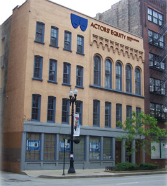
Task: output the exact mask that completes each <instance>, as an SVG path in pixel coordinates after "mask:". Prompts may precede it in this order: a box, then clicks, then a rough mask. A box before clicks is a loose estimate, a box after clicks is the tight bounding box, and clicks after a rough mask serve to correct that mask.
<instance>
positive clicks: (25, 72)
mask: <svg viewBox="0 0 167 186" xmlns="http://www.w3.org/2000/svg"><path fill="white" fill-rule="evenodd" d="M8 21H9V22H8ZM7 23H9V27H8V28H10V32H9V34H7V35H5V34H2V35H1V38H0V39H1V43H3V41H5V42H4V45H3V46H8V47H7V48H6V47H4V54H5V55H7V56H8V58H5V61H4V63H6V65H7V66H6V68H7V73H4V74H3V76H4V77H6V78H4V81H3V83H4V84H5V86H6V88H5V95H4V97H3V98H4V101H5V102H4V104H5V107H3V108H4V113H5V114H4V122H3V148H2V151H3V159H2V163H3V169H4V170H8V171H12V172H20V171H23V170H28V169H29V170H30V169H31V170H32V169H61V168H62V166H63V148H62V147H63V145H64V141H63V139H64V138H68V139H69V138H70V134H71V126H70V124H71V122H70V120H71V119H70V116H69V115H70V104H69V96H68V92H69V90H70V87H71V88H72V90H73V89H74V88H77V89H78V91H79V93H78V96H77V102H76V108H75V110H76V112H77V113H79V115H80V125H81V134H80V137H79V138H80V139H81V141H80V143H79V144H77V145H74V160H75V168H98V167H99V168H100V167H105V166H108V165H110V166H113V165H115V163H118V162H124V161H125V160H127V161H132V162H135V161H136V154H135V152H134V153H133V154H132V156H131V157H129V156H127V153H126V149H125V146H124V145H123V144H121V142H119V141H117V140H116V137H117V136H120V135H122V134H124V132H123V131H122V130H121V129H120V128H119V127H118V126H117V125H116V122H117V121H118V120H121V121H122V122H123V121H124V120H125V119H126V118H127V117H131V114H132V110H137V111H138V112H141V111H144V70H143V69H144V50H143V39H142V38H141V37H138V36H134V35H132V34H129V33H128V32H125V31H122V30H120V29H117V28H116V27H112V26H110V25H108V24H105V23H102V22H100V21H97V20H96V19H93V18H90V17H88V16H85V15H83V14H80V13H79V12H76V11H73V10H71V9H68V8H66V7H63V6H60V5H58V4H56V3H53V2H50V1H48V0H27V1H26V2H25V3H24V4H23V5H21V6H20V7H18V6H17V7H16V8H14V10H13V14H12V16H11V17H10V18H9V20H7V21H6V22H4V23H3V24H2V25H1V27H0V29H1V30H3V29H5V27H7ZM8 30H9V29H8ZM9 37H10V40H9ZM1 48H2V45H1ZM8 51H9V52H8ZM1 59H3V56H1ZM2 68H3V66H2V60H1V73H2ZM127 72H128V73H127ZM132 145H133V146H134V145H135V140H134V141H133V143H132ZM69 156H70V152H69V148H66V159H67V160H66V163H67V164H68V165H69ZM129 158H130V159H129ZM142 159H143V160H142V161H143V162H144V161H145V159H144V156H143V157H142ZM68 165H66V167H67V166H68Z"/></svg>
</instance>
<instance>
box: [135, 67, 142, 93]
mask: <svg viewBox="0 0 167 186" xmlns="http://www.w3.org/2000/svg"><path fill="white" fill-rule="evenodd" d="M135 94H139V95H141V75H140V69H139V68H136V69H135Z"/></svg>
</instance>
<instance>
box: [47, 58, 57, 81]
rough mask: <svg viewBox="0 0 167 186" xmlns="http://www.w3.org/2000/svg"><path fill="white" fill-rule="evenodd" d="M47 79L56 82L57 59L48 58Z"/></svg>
mask: <svg viewBox="0 0 167 186" xmlns="http://www.w3.org/2000/svg"><path fill="white" fill-rule="evenodd" d="M49 81H51V82H55V83H56V82H57V61H56V60H54V59H50V63H49Z"/></svg>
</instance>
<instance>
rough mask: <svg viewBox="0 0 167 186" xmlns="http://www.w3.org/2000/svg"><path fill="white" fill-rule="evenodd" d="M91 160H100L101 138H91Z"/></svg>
mask: <svg viewBox="0 0 167 186" xmlns="http://www.w3.org/2000/svg"><path fill="white" fill-rule="evenodd" d="M89 158H90V160H100V137H92V136H91V137H90V151H89Z"/></svg>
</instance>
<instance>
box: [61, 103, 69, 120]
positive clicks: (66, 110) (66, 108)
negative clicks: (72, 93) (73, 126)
mask: <svg viewBox="0 0 167 186" xmlns="http://www.w3.org/2000/svg"><path fill="white" fill-rule="evenodd" d="M62 123H69V100H68V99H62Z"/></svg>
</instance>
